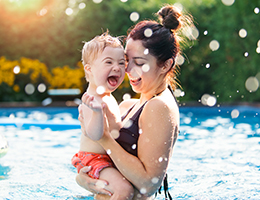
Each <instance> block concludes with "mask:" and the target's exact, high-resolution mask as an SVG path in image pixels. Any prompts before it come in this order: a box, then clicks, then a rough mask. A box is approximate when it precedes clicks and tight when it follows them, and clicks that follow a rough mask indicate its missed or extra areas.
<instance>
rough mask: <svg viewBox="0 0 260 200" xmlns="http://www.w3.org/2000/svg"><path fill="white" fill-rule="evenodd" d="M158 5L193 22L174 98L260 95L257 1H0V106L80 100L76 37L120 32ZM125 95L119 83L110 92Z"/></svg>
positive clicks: (204, 100)
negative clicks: (173, 8)
mask: <svg viewBox="0 0 260 200" xmlns="http://www.w3.org/2000/svg"><path fill="white" fill-rule="evenodd" d="M164 4H175V5H176V6H178V7H179V8H180V9H182V10H183V11H185V12H186V13H190V14H191V15H192V16H193V18H194V22H195V27H191V29H189V30H186V33H185V34H186V35H187V36H188V37H190V35H193V36H194V37H195V38H194V37H190V40H189V41H188V43H187V45H186V46H185V48H184V50H183V54H182V56H179V57H178V59H177V63H178V65H179V66H180V74H179V76H178V79H179V83H180V85H181V87H180V88H178V89H177V90H176V91H175V94H176V96H178V100H179V102H180V103H181V104H186V103H192V102H194V103H201V104H203V105H207V106H215V105H219V104H224V103H257V102H259V101H260V89H259V82H260V13H259V9H260V1H259V0H250V1H246V0H236V1H235V0H178V1H173V0H103V1H102V0H37V1H36V0H0V103H1V104H0V106H1V105H2V106H4V105H6V103H13V102H16V103H22V102H31V103H32V102H34V103H40V104H42V105H44V106H46V105H50V104H52V103H54V102H60V101H64V102H65V101H66V102H69V101H71V102H72V103H71V104H67V105H74V104H75V103H76V104H77V102H78V101H79V98H80V96H81V94H82V93H83V92H84V91H85V89H86V86H87V85H86V81H85V78H84V71H83V66H82V64H81V62H80V60H81V49H82V46H83V41H88V40H90V39H92V38H93V37H94V36H96V35H100V34H101V33H103V32H104V31H106V30H107V29H108V30H109V32H110V34H111V35H113V36H124V35H126V33H127V30H128V29H129V28H130V27H131V26H133V25H134V24H136V23H137V22H138V21H140V20H143V19H157V18H156V16H155V15H154V13H156V12H157V11H158V10H159V9H160V7H161V6H163V5H164ZM125 94H130V95H131V96H132V97H135V96H136V94H134V93H133V92H132V91H131V88H130V86H129V84H128V80H127V77H126V78H125V81H124V83H123V84H122V85H121V86H120V87H119V88H118V89H117V90H116V91H115V92H114V95H115V97H116V98H117V100H118V101H119V102H120V101H122V99H123V98H124V97H125Z"/></svg>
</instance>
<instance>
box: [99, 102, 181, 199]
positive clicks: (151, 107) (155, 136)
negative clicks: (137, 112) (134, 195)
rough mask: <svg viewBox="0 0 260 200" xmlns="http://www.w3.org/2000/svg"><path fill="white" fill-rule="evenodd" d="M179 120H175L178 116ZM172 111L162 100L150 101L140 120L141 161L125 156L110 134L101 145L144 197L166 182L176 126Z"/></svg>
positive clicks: (139, 156) (128, 155) (139, 153)
mask: <svg viewBox="0 0 260 200" xmlns="http://www.w3.org/2000/svg"><path fill="white" fill-rule="evenodd" d="M175 117H176V116H175ZM176 120H177V119H175V118H174V116H172V111H171V110H170V109H169V108H168V107H167V106H166V105H165V103H164V102H162V101H161V100H159V99H155V98H154V99H152V100H150V101H149V102H148V103H147V104H146V106H145V107H144V110H143V112H142V114H141V116H140V119H139V127H140V128H141V129H142V134H140V136H139V139H138V157H135V156H133V155H131V154H129V153H128V152H126V151H125V150H124V149H123V148H122V147H121V146H120V145H119V144H118V143H117V142H116V141H115V140H114V139H113V138H112V137H111V136H110V135H109V134H105V136H104V137H102V138H101V139H100V140H99V141H98V142H99V143H100V144H101V145H102V146H103V148H104V149H105V150H106V151H108V150H109V152H111V154H109V156H110V157H111V159H112V160H113V162H114V164H115V165H116V167H117V168H118V170H119V171H120V172H121V173H122V174H123V175H124V176H125V177H126V178H127V179H128V180H129V181H130V182H131V183H132V184H133V185H134V186H135V187H136V188H137V189H138V190H139V191H140V192H141V193H142V194H144V195H147V196H150V195H152V194H154V193H155V192H156V190H157V189H158V188H159V187H160V185H161V182H162V180H163V178H164V175H165V172H166V169H167V166H168V163H169V158H170V155H171V151H172V145H173V140H174V137H173V135H174V129H175V127H176V126H177V123H176Z"/></svg>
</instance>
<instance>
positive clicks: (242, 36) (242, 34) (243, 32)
mask: <svg viewBox="0 0 260 200" xmlns="http://www.w3.org/2000/svg"><path fill="white" fill-rule="evenodd" d="M238 35H239V37H241V38H245V37H246V36H247V31H246V30H245V29H243V28H242V29H240V30H239V32H238Z"/></svg>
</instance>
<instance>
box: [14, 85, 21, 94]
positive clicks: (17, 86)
mask: <svg viewBox="0 0 260 200" xmlns="http://www.w3.org/2000/svg"><path fill="white" fill-rule="evenodd" d="M13 90H14V91H15V92H20V87H19V85H17V84H15V85H14V86H13Z"/></svg>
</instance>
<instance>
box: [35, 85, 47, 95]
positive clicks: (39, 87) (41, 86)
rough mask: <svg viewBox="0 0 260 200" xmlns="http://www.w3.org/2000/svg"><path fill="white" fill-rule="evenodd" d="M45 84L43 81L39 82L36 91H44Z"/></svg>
mask: <svg viewBox="0 0 260 200" xmlns="http://www.w3.org/2000/svg"><path fill="white" fill-rule="evenodd" d="M46 88H47V87H46V85H45V84H44V83H40V84H39V85H38V87H37V89H38V91H39V92H40V93H43V92H45V91H46Z"/></svg>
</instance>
